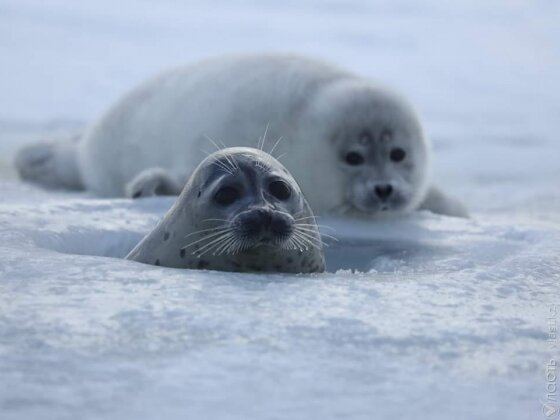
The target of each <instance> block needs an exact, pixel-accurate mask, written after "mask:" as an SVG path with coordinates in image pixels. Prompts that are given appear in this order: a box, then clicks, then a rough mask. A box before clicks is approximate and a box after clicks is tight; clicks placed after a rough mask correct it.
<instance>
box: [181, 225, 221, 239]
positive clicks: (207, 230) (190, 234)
mask: <svg viewBox="0 0 560 420" xmlns="http://www.w3.org/2000/svg"><path fill="white" fill-rule="evenodd" d="M219 229H225V227H224V226H218V227H215V228H210V229H201V230H197V231H196V232H191V233H189V234H187V235H185V236H183V238H188V237H189V236H192V235H196V234H198V233H203V232H210V231H214V230H219Z"/></svg>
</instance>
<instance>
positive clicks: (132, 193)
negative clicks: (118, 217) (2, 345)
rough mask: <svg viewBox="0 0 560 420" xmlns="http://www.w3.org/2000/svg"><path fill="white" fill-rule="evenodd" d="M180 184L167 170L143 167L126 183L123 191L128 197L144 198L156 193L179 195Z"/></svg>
mask: <svg viewBox="0 0 560 420" xmlns="http://www.w3.org/2000/svg"><path fill="white" fill-rule="evenodd" d="M181 190H182V185H181V184H180V183H179V181H177V179H175V177H174V176H173V175H171V174H170V173H169V172H168V171H166V170H165V169H162V168H150V169H145V170H144V171H142V172H140V173H139V174H138V175H136V176H135V177H134V178H133V179H132V181H130V182H129V183H128V184H126V187H125V193H126V196H127V197H129V198H144V197H153V196H157V195H179V194H180V193H181Z"/></svg>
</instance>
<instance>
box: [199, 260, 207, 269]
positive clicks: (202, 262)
mask: <svg viewBox="0 0 560 420" xmlns="http://www.w3.org/2000/svg"><path fill="white" fill-rule="evenodd" d="M209 265H210V263H209V262H208V261H206V260H199V261H198V263H197V264H196V268H200V269H202V268H206V267H208V266H209Z"/></svg>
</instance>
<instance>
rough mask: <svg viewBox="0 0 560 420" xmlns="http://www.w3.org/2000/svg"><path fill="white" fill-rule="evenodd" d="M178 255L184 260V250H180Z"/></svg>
mask: <svg viewBox="0 0 560 420" xmlns="http://www.w3.org/2000/svg"><path fill="white" fill-rule="evenodd" d="M179 255H180V256H181V258H185V250H184V249H181V250H180V251H179Z"/></svg>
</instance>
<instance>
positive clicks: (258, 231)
mask: <svg viewBox="0 0 560 420" xmlns="http://www.w3.org/2000/svg"><path fill="white" fill-rule="evenodd" d="M127 259H131V260H135V261H140V262H144V263H148V264H154V265H162V266H167V267H177V268H201V269H210V270H222V271H243V272H245V271H254V272H297V273H310V272H322V271H324V269H325V263H324V257H323V252H322V241H321V237H320V234H319V230H318V227H317V225H316V223H315V218H314V216H313V213H312V212H311V209H310V207H309V205H308V204H307V201H306V200H305V198H304V196H303V194H302V192H301V190H300V188H299V186H298V184H297V183H296V181H295V180H294V179H293V177H292V176H291V175H290V174H289V172H288V171H287V170H286V169H285V168H284V167H283V166H282V165H281V164H280V163H279V162H278V161H277V160H276V159H274V158H273V157H272V156H270V155H268V154H266V153H264V152H262V151H261V150H257V149H251V148H244V147H236V148H228V149H223V150H220V151H218V152H216V153H213V154H211V155H210V156H208V157H207V158H206V159H204V160H203V161H202V163H201V164H200V165H199V166H198V167H197V169H196V170H195V172H194V173H193V175H192V176H191V178H190V179H189V181H188V182H187V185H186V186H185V188H184V190H183V192H182V193H181V195H180V196H179V198H178V199H177V201H176V203H175V204H174V206H173V207H172V208H171V209H170V210H169V212H168V213H167V214H166V215H165V216H164V218H163V220H162V221H161V222H160V223H159V224H158V226H157V227H156V228H155V229H154V230H153V231H152V232H150V233H149V234H148V235H147V236H146V237H145V238H144V239H143V240H142V241H141V242H140V243H139V244H138V245H137V246H136V248H134V249H133V250H132V251H131V252H130V254H129V255H128V256H127Z"/></svg>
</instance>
